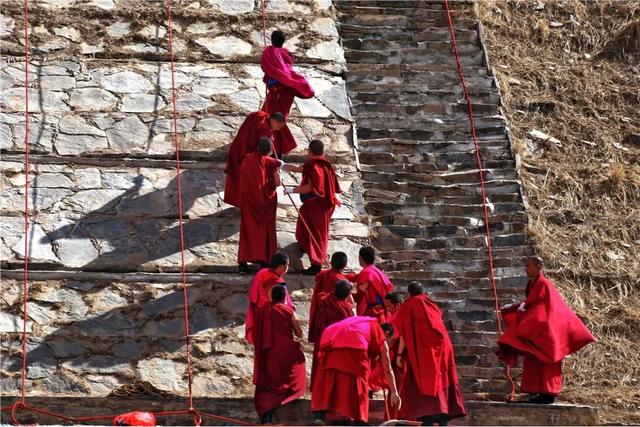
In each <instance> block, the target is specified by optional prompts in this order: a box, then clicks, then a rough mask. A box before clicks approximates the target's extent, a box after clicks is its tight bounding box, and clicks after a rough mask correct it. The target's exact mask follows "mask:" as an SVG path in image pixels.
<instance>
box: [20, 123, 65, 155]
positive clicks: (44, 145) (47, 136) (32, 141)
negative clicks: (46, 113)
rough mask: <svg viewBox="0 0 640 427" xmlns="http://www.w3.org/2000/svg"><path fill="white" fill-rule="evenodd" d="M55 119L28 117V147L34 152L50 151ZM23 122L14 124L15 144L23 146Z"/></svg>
mask: <svg viewBox="0 0 640 427" xmlns="http://www.w3.org/2000/svg"><path fill="white" fill-rule="evenodd" d="M55 125H56V121H55V119H53V118H51V119H46V120H43V118H42V117H30V118H29V148H30V149H31V150H33V151H34V152H43V153H50V152H51V150H52V147H53V138H54V134H55ZM25 127H26V126H25V122H21V123H18V124H16V125H15V126H14V128H13V129H14V136H15V145H16V146H18V147H24V143H25Z"/></svg>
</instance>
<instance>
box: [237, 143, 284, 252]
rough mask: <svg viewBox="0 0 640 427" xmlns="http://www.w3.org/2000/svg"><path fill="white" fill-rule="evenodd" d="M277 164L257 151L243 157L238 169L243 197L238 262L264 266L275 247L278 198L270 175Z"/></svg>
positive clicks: (274, 160)
mask: <svg viewBox="0 0 640 427" xmlns="http://www.w3.org/2000/svg"><path fill="white" fill-rule="evenodd" d="M278 167H279V164H278V161H277V160H276V159H273V158H271V157H268V156H263V155H262V154H260V153H259V152H257V151H253V152H251V153H249V154H247V155H246V157H245V158H244V160H243V161H242V166H240V175H241V176H242V181H240V188H241V189H242V190H241V192H240V195H241V197H242V204H241V206H240V209H241V215H242V216H241V219H240V240H239V242H238V262H239V263H241V262H263V263H265V264H266V263H267V262H268V261H269V259H270V258H271V255H273V254H274V253H275V252H276V250H277V246H278V242H277V237H276V210H277V208H278V198H277V196H276V185H275V182H274V179H273V174H274V172H275V171H276V170H277V168H278Z"/></svg>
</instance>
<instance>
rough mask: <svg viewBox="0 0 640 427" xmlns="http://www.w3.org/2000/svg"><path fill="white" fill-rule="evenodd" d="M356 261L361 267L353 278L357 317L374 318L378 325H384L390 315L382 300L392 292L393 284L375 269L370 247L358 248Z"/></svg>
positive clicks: (374, 256)
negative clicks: (355, 291) (355, 288)
mask: <svg viewBox="0 0 640 427" xmlns="http://www.w3.org/2000/svg"><path fill="white" fill-rule="evenodd" d="M358 261H359V262H360V266H361V267H362V270H360V272H359V273H358V274H357V275H356V276H355V281H356V286H357V288H358V293H357V294H356V304H357V311H358V316H371V317H375V318H376V319H378V321H379V322H380V323H385V322H387V316H388V315H389V314H390V313H389V312H388V311H387V310H386V308H385V305H384V300H385V297H386V296H387V294H388V293H389V292H391V291H393V283H391V280H389V278H388V277H387V275H386V274H384V273H383V272H382V270H380V269H379V268H378V267H376V265H375V262H376V251H375V249H373V248H372V247H371V246H363V247H362V248H360V253H359V257H358Z"/></svg>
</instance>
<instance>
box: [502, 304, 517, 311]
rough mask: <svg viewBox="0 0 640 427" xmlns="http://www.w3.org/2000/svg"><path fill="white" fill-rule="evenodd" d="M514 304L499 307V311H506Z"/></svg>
mask: <svg viewBox="0 0 640 427" xmlns="http://www.w3.org/2000/svg"><path fill="white" fill-rule="evenodd" d="M513 305H514V304H505V305H503V306H502V307H500V310H508V309H510V308H511V307H513Z"/></svg>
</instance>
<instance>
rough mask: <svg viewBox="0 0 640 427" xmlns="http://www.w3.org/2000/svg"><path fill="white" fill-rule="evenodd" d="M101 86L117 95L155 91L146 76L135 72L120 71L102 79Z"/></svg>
mask: <svg viewBox="0 0 640 427" xmlns="http://www.w3.org/2000/svg"><path fill="white" fill-rule="evenodd" d="M100 85H101V86H102V87H103V88H104V89H106V90H108V91H110V92H116V93H145V92H149V91H151V90H152V89H153V85H152V84H151V82H149V80H147V79H146V78H145V77H144V76H142V75H141V74H138V73H134V72H133V71H120V72H118V73H114V74H108V75H105V76H102V77H101V78H100Z"/></svg>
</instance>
